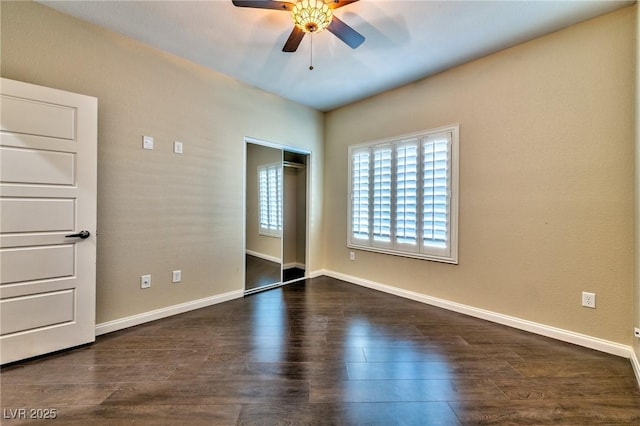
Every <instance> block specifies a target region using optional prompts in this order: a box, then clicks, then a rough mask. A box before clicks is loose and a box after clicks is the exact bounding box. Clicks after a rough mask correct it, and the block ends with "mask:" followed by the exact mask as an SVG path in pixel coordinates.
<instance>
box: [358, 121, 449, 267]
mask: <svg viewBox="0 0 640 426" xmlns="http://www.w3.org/2000/svg"><path fill="white" fill-rule="evenodd" d="M444 135H447V137H448V139H449V140H448V149H447V160H448V164H447V172H448V174H447V195H446V196H447V198H448V211H447V213H446V215H447V216H446V224H447V233H446V234H447V240H446V242H445V246H444V247H440V246H437V245H430V244H425V243H424V240H423V234H422V232H423V228H424V224H423V222H424V214H423V213H424V211H423V206H424V204H423V200H424V199H423V195H424V194H423V190H424V185H420V184H419V182H421V181H423V179H424V169H423V167H424V163H425V161H424V153H423V146H424V145H425V144H427V143H429V141H434V140H438V139H439V138H440V139H441V138H442V137H443V136H444ZM411 144H415V145H416V146H417V148H418V149H417V158H418V161H417V166H416V167H417V170H416V179H415V182H416V188H415V200H416V205H415V226H416V231H415V232H416V237H415V238H416V243H415V244H412V243H402V242H398V241H397V238H396V230H397V223H396V222H397V221H398V206H397V198H398V197H399V196H400V194H399V193H398V186H397V182H398V164H397V162H398V155H397V150H398V147H401V146H405V147H406V146H411ZM385 146H390V147H391V150H392V160H391V168H390V169H391V173H392V178H391V184H390V190H389V193H390V194H389V196H390V203H391V207H390V210H391V214H390V219H389V221H390V228H391V229H390V238H389V241H380V240H378V241H376V239H375V238H374V233H373V224H372V220H373V217H374V216H373V213H374V212H373V197H374V192H375V188H374V187H373V184H374V176H373V175H374V173H373V169H374V167H375V164H374V165H372V164H371V163H372V162H374V156H373V153H374V151H375V150H376V149H379V148H381V147H385ZM365 152H368V153H369V156H368V162H367V166H366V167H368V173H367V178H368V186H367V188H366V191H367V193H368V196H367V197H364V196H361V197H359V199H363V198H366V200H365V204H362V203H360V206H363V205H366V206H367V207H368V210H367V214H368V221H367V224H368V226H369V229H368V232H367V233H366V235H367V237H366V238H356V237H355V236H354V233H353V230H354V223H353V211H354V197H355V196H356V194H354V182H353V178H354V176H353V173H354V170H353V169H354V155H358V154H362V153H365ZM402 158H407V157H402ZM348 162H349V167H348V178H347V179H348V181H347V185H348V191H347V192H348V197H347V198H348V200H347V202H348V209H347V211H348V213H347V215H348V216H347V247H348V248H352V249H358V250H365V251H371V252H376V253H383V254H391V255H396V256H403V257H410V258H416V259H422V260H430V261H436V262H443V263H451V264H458V198H459V184H458V180H459V176H458V175H459V125H458V124H453V125H449V126H443V127H438V128H434V129H428V130H424V131H421V132H416V133H411V134H406V135H401V136H395V137H391V138H387V139H382V140H376V141H371V142H366V143H362V144H356V145H351V146H349V148H348ZM403 164H406V162H404V163H403ZM358 171H359V172H360V175H359V176H362V169H360V170H358ZM359 182H361V180H360V181H359ZM362 192H363V191H360V193H359V194H358V195H361V194H362ZM405 197H406V193H405ZM358 210H359V211H360V214H361V215H362V210H363V209H362V208H360V209H358ZM361 222H362V221H359V223H361ZM361 234H363V233H361Z"/></svg>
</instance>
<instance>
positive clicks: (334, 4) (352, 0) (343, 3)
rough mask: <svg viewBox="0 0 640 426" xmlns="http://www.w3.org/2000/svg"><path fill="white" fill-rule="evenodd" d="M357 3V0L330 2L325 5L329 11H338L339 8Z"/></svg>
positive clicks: (333, 0)
mask: <svg viewBox="0 0 640 426" xmlns="http://www.w3.org/2000/svg"><path fill="white" fill-rule="evenodd" d="M357 1H358V0H330V1H329V2H328V3H327V6H329V7H330V8H331V9H338V8H339V7H342V6H346V5H348V4H351V3H355V2H357Z"/></svg>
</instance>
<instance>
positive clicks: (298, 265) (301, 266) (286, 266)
mask: <svg viewBox="0 0 640 426" xmlns="http://www.w3.org/2000/svg"><path fill="white" fill-rule="evenodd" d="M291 268H299V269H306V266H305V264H304V263H300V262H289V263H285V264H284V265H282V269H291Z"/></svg>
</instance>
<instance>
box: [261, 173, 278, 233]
mask: <svg viewBox="0 0 640 426" xmlns="http://www.w3.org/2000/svg"><path fill="white" fill-rule="evenodd" d="M272 169H275V170H276V173H277V174H278V182H277V183H276V190H277V191H278V195H277V200H278V201H277V202H279V205H278V206H275V208H276V215H277V217H278V224H277V225H276V226H277V229H271V228H265V227H264V226H262V216H263V207H262V202H261V199H262V195H263V194H262V191H263V188H262V182H261V178H260V173H261V171H262V170H264V171H266V173H267V186H268V185H269V183H268V182H269V171H270V170H272ZM257 177H258V234H259V235H263V236H266V237H275V238H281V237H282V227H283V223H282V221H283V218H282V216H283V211H282V209H283V203H282V179H283V172H282V163H280V162H277V163H270V164H261V165H259V166H258V170H257ZM269 194H270V191H269V188H267V194H266V197H267V203H269V200H270V197H269ZM267 216H268V217H269V216H270V213H269V212H267Z"/></svg>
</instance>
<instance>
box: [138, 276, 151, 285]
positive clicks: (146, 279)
mask: <svg viewBox="0 0 640 426" xmlns="http://www.w3.org/2000/svg"><path fill="white" fill-rule="evenodd" d="M149 287H151V275H143V276H141V277H140V288H149Z"/></svg>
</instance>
